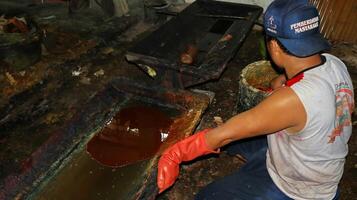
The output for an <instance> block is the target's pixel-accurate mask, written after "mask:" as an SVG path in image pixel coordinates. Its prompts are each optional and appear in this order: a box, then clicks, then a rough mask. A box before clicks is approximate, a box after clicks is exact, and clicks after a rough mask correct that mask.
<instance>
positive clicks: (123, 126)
mask: <svg viewBox="0 0 357 200" xmlns="http://www.w3.org/2000/svg"><path fill="white" fill-rule="evenodd" d="M171 123H172V120H171V119H170V118H169V117H168V116H167V115H166V114H165V113H163V112H162V111H160V110H159V109H157V108H152V107H146V106H135V107H128V108H124V109H122V110H121V111H120V112H119V113H118V114H117V115H116V116H115V117H114V118H113V119H112V120H111V121H110V122H109V123H108V124H107V126H106V127H105V128H104V129H103V130H102V131H101V132H99V133H98V134H96V135H95V136H94V137H93V138H92V139H91V140H90V141H89V142H88V144H87V152H88V153H89V154H90V155H91V157H92V158H93V159H95V160H96V161H98V162H99V163H101V164H103V165H105V166H110V167H119V166H123V165H127V164H130V163H133V162H137V161H140V160H145V159H148V158H150V157H152V156H153V155H155V153H156V152H157V150H158V149H159V147H160V144H161V143H162V142H161V139H162V138H161V137H162V135H163V133H167V132H168V130H169V126H170V124H171Z"/></svg>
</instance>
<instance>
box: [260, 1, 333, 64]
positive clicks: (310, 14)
mask: <svg viewBox="0 0 357 200" xmlns="http://www.w3.org/2000/svg"><path fill="white" fill-rule="evenodd" d="M319 25H320V18H319V14H318V11H317V9H316V8H315V7H314V6H312V5H310V4H309V3H308V1H307V0H275V1H273V2H272V3H271V4H270V5H269V7H268V8H267V10H266V12H265V15H264V29H265V33H266V35H267V37H268V38H270V39H271V38H273V40H276V42H277V44H278V45H280V46H282V47H284V48H283V50H285V52H286V53H288V54H292V55H294V56H296V57H307V56H311V55H314V54H317V53H319V52H321V51H323V50H326V49H328V48H329V46H330V45H329V43H328V42H327V41H326V40H325V39H324V38H323V36H322V35H321V34H320V32H319Z"/></svg>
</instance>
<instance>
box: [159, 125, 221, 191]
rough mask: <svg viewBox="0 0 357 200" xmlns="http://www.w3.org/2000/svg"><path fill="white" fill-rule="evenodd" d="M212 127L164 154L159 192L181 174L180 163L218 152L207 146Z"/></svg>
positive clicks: (161, 160)
mask: <svg viewBox="0 0 357 200" xmlns="http://www.w3.org/2000/svg"><path fill="white" fill-rule="evenodd" d="M209 130H210V129H205V130H203V131H200V132H198V133H196V134H194V135H192V136H190V137H188V138H186V139H184V140H181V141H180V142H177V143H176V144H174V145H172V146H171V147H169V148H168V149H166V151H165V152H164V153H163V154H162V156H161V158H160V160H159V164H158V175H157V185H158V187H159V190H160V191H159V192H160V193H161V192H162V191H164V190H166V189H167V188H168V187H170V186H171V185H172V184H173V183H174V182H175V180H176V178H177V177H178V175H179V165H180V163H181V162H183V161H190V160H193V159H195V158H197V157H199V156H201V155H206V154H209V153H218V152H219V151H214V150H212V149H210V148H209V147H208V146H207V143H206V139H205V135H206V133H207V132H208V131H209Z"/></svg>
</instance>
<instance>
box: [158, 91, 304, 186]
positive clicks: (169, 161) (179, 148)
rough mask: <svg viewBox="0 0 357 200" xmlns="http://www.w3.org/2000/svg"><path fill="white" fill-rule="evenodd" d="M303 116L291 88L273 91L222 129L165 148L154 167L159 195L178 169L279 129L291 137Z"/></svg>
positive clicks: (301, 124) (203, 132) (300, 106)
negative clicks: (249, 138) (233, 143)
mask: <svg viewBox="0 0 357 200" xmlns="http://www.w3.org/2000/svg"><path fill="white" fill-rule="evenodd" d="M305 121H306V113H305V109H304V107H303V105H302V103H301V102H300V100H299V98H298V96H297V95H296V94H295V93H294V91H293V90H292V89H291V88H288V87H283V88H280V89H277V90H275V91H274V92H273V94H272V95H270V96H269V97H268V98H267V99H265V100H264V101H263V102H261V103H260V104H259V105H258V106H256V107H254V108H253V109H251V110H249V111H246V112H244V113H242V114H239V115H237V116H235V117H233V118H231V119H230V120H228V121H227V122H226V123H225V124H223V125H222V126H219V127H217V128H215V129H212V130H207V129H206V130H204V131H200V132H199V133H196V134H194V135H192V136H190V137H188V138H186V139H184V140H181V141H179V142H177V143H176V144H174V145H173V146H171V147H169V148H168V149H166V150H165V152H164V153H163V154H162V156H161V158H160V160H159V164H158V176H157V185H158V187H159V190H160V192H162V191H164V190H165V189H166V188H168V187H170V186H171V185H172V184H173V183H174V182H175V180H176V178H177V177H178V174H179V165H180V163H181V162H183V161H189V160H192V159H195V158H197V157H198V156H202V155H205V154H208V153H214V152H216V153H218V151H214V150H215V149H218V148H219V147H221V146H224V145H226V144H228V143H230V142H232V141H235V140H239V139H243V138H248V137H253V136H257V135H263V134H269V133H273V132H277V131H279V130H282V129H288V130H289V132H291V133H294V132H297V131H300V130H301V129H302V128H303V127H304V126H305Z"/></svg>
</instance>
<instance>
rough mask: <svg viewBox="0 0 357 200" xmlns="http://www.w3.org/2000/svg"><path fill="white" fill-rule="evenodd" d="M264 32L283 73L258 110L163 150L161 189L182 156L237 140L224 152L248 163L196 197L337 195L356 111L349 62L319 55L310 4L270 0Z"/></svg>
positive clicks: (172, 178)
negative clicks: (242, 158)
mask: <svg viewBox="0 0 357 200" xmlns="http://www.w3.org/2000/svg"><path fill="white" fill-rule="evenodd" d="M264 29H265V32H266V36H267V38H266V40H267V41H266V42H267V48H268V51H269V53H270V56H271V58H272V60H273V62H274V63H275V64H276V65H277V66H279V67H281V68H282V69H284V71H285V75H284V76H280V77H279V78H278V79H277V80H275V81H274V83H273V84H272V86H273V87H274V89H275V90H274V92H273V93H272V94H271V95H270V96H269V97H267V98H266V99H265V100H264V101H262V102H261V103H260V104H258V105H257V106H256V107H254V108H252V109H250V110H248V111H246V112H243V113H241V114H239V115H237V116H234V117H233V118H231V119H230V120H228V121H227V122H226V123H225V124H223V125H222V126H219V127H217V128H215V129H211V130H203V131H201V132H198V133H196V134H194V135H193V136H190V137H188V138H186V139H184V140H182V141H180V142H178V143H176V144H175V145H173V146H172V147H170V148H168V149H167V150H166V151H165V152H164V153H163V155H162V157H161V159H160V161H159V166H158V178H157V184H158V187H159V189H160V192H162V191H164V190H165V189H167V188H168V187H170V186H171V185H172V184H173V183H174V182H175V179H176V178H177V176H178V173H179V164H180V163H181V162H182V161H189V160H192V159H194V158H196V157H198V156H201V155H205V154H209V153H218V152H219V150H216V149H219V148H220V147H222V146H224V145H226V144H228V143H231V142H233V141H236V142H234V143H232V145H231V146H230V147H229V148H228V153H230V154H235V153H239V154H240V155H242V156H243V157H244V158H245V159H246V160H247V162H246V164H245V165H244V166H242V167H241V168H240V169H239V170H238V171H237V172H235V173H233V174H232V175H230V176H227V177H224V178H222V179H220V180H217V181H215V182H213V183H211V184H209V185H208V186H207V187H206V188H204V189H203V190H202V191H200V192H199V193H198V195H197V196H196V199H224V200H227V199H274V200H279V199H337V198H338V183H339V181H340V179H341V176H342V173H343V167H344V162H345V156H346V155H347V151H348V147H347V142H348V140H349V137H350V135H351V131H352V127H351V113H352V111H353V109H354V100H353V98H354V97H353V87H352V81H351V78H350V76H349V74H348V72H347V69H346V66H345V65H344V64H343V63H342V62H341V61H340V60H339V59H338V58H336V57H334V56H332V55H330V54H320V52H321V51H323V50H325V49H327V48H329V44H328V43H327V41H326V40H325V39H324V38H323V37H322V36H321V35H320V33H319V16H318V12H317V10H316V8H315V7H314V6H311V5H309V4H308V2H307V1H303V0H276V1H274V2H272V3H271V5H270V6H269V7H268V8H267V11H266V13H265V15H264ZM346 111H347V112H346ZM265 135H267V136H265ZM258 136H259V137H258ZM253 137H254V138H253ZM245 138H251V139H245Z"/></svg>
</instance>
